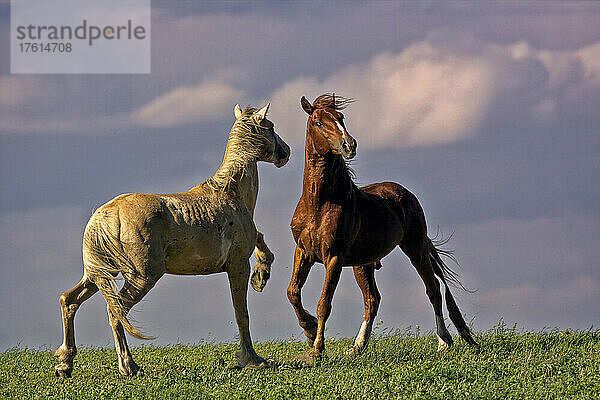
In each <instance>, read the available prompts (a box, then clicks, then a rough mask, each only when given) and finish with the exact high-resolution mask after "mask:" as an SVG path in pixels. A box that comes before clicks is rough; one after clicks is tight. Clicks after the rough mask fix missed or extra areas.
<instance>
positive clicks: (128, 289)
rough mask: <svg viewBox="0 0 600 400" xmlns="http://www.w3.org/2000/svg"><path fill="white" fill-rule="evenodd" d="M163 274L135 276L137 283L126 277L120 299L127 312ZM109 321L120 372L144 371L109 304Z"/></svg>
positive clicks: (138, 373) (125, 373)
mask: <svg viewBox="0 0 600 400" xmlns="http://www.w3.org/2000/svg"><path fill="white" fill-rule="evenodd" d="M161 276H162V274H159V275H156V276H153V277H141V276H137V277H136V278H135V284H133V283H132V282H131V280H132V279H131V278H130V280H127V278H125V283H124V284H123V287H122V288H121V290H120V291H119V300H120V301H121V303H122V304H123V307H124V309H125V312H126V313H127V312H129V311H130V310H131V308H132V307H133V306H134V305H136V304H137V303H139V301H140V300H142V298H143V297H144V296H145V295H146V294H147V293H148V292H149V291H150V289H152V288H153V287H154V285H155V284H156V282H157V281H158V279H159V278H160V277H161ZM106 308H107V311H108V321H109V323H110V326H111V328H112V330H113V335H114V337H115V348H116V351H117V356H118V357H119V372H120V373H121V374H122V375H124V376H136V375H140V374H142V373H143V371H142V369H141V368H140V367H139V366H138V365H137V364H136V363H135V361H133V357H132V355H131V351H130V350H129V346H128V345H127V339H126V337H125V329H124V328H123V324H122V323H121V321H119V320H118V319H117V318H115V317H114V316H113V315H112V313H111V311H110V308H109V307H108V305H107V307H106Z"/></svg>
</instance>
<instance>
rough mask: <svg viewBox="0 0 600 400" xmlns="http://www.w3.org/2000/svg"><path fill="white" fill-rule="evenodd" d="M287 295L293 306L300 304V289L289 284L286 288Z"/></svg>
mask: <svg viewBox="0 0 600 400" xmlns="http://www.w3.org/2000/svg"><path fill="white" fill-rule="evenodd" d="M287 297H288V300H289V301H290V303H292V305H293V306H296V305H298V304H300V301H301V300H300V289H298V288H295V287H292V286H290V287H289V288H288V290H287Z"/></svg>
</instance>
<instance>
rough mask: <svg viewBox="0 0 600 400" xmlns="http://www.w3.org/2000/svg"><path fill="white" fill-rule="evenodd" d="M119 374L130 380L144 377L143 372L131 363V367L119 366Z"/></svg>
mask: <svg viewBox="0 0 600 400" xmlns="http://www.w3.org/2000/svg"><path fill="white" fill-rule="evenodd" d="M119 372H120V373H121V375H123V376H127V377H130V378H133V377H136V376H144V370H143V369H142V368H141V367H140V366H139V365H137V364H136V363H131V365H127V366H125V365H122V366H119Z"/></svg>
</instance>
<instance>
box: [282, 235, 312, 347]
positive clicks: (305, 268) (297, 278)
mask: <svg viewBox="0 0 600 400" xmlns="http://www.w3.org/2000/svg"><path fill="white" fill-rule="evenodd" d="M313 264H314V262H313V261H310V260H309V259H308V258H307V257H306V255H305V254H304V251H303V250H302V249H301V248H300V246H296V251H295V252H294V271H293V272H292V279H291V280H290V285H289V286H288V289H287V296H288V300H289V301H290V303H291V304H292V307H294V311H295V312H296V316H297V317H298V324H300V327H301V328H302V329H304V334H305V335H306V338H307V341H308V345H309V346H310V347H312V346H313V343H314V341H315V337H316V336H317V319H316V318H315V317H313V316H312V315H310V313H309V312H308V311H306V310H305V309H304V307H303V306H302V287H303V286H304V284H305V283H306V278H307V277H308V273H309V272H310V269H311V267H312V266H313Z"/></svg>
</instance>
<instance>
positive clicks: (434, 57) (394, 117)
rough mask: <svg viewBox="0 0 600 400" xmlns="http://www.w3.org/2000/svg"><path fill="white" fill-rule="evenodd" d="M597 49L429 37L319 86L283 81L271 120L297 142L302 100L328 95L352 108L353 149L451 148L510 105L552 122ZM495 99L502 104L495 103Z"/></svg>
mask: <svg viewBox="0 0 600 400" xmlns="http://www.w3.org/2000/svg"><path fill="white" fill-rule="evenodd" d="M598 49H600V46H597V45H594V46H589V47H586V48H583V49H580V50H577V51H571V52H567V51H551V50H535V49H532V48H531V47H530V46H529V45H528V44H527V43H526V42H518V43H515V44H509V45H506V46H505V45H498V44H493V43H486V42H480V41H477V40H476V39H474V38H472V37H470V36H466V37H460V36H459V37H442V36H440V35H432V36H430V38H428V39H427V40H425V41H422V42H419V43H416V44H414V45H412V46H410V47H408V48H406V49H405V50H404V51H402V52H400V53H398V54H392V53H382V54H379V55H376V56H374V57H373V58H372V59H371V60H369V61H367V62H365V63H363V64H356V65H352V66H349V67H346V68H344V69H341V70H340V71H339V72H336V73H334V74H332V75H330V76H328V77H326V78H325V79H323V80H319V79H317V78H315V77H310V76H308V77H307V76H305V77H299V78H296V79H293V80H291V81H289V82H287V83H286V84H284V85H282V86H281V87H280V88H279V89H277V90H276V91H274V92H273V94H272V95H271V102H272V103H273V104H274V105H275V107H274V108H273V114H272V117H273V120H274V122H276V124H277V125H278V127H279V129H280V130H282V131H293V136H294V137H296V138H298V137H303V133H304V127H305V124H306V115H305V114H304V112H303V111H302V109H301V108H300V106H299V99H300V96H302V95H306V96H307V98H309V100H311V101H312V100H313V99H314V98H315V97H316V96H317V95H319V94H321V93H324V92H331V91H334V92H338V93H339V94H342V95H346V96H351V97H354V98H356V99H357V102H356V103H355V104H353V105H351V106H350V107H349V108H348V110H347V111H346V116H347V120H346V123H347V127H348V129H349V132H350V133H351V134H352V133H354V136H355V137H357V138H358V140H359V145H360V144H363V145H366V147H370V148H382V147H388V146H393V147H408V146H416V145H432V144H442V143H450V142H454V141H457V140H460V139H463V138H466V137H468V136H470V135H473V134H474V133H475V132H476V131H477V129H479V128H480V126H481V123H482V121H483V120H484V118H485V117H486V115H487V114H488V113H489V112H490V111H491V110H495V111H497V110H499V112H502V109H503V108H502V107H505V109H511V107H515V104H518V105H519V107H520V106H521V105H522V104H524V105H525V106H526V107H528V108H529V111H530V115H531V121H530V122H535V123H538V124H539V123H550V122H552V118H551V116H552V114H553V112H554V111H555V109H556V103H557V100H556V99H557V98H559V97H560V96H562V95H563V94H564V93H563V92H562V91H561V89H564V88H565V87H573V88H574V90H572V91H571V92H575V93H577V90H576V89H577V88H579V87H580V86H581V85H582V84H588V85H589V84H594V82H595V80H596V79H598V77H600V72H599V71H600V61H599V59H600V57H599V53H600V51H599V50H598ZM581 70H585V72H586V73H585V75H584V76H582V74H581V73H580V71H581ZM501 98H503V99H504V100H503V101H504V103H498V104H496V103H495V101H498V99H501ZM569 100H570V101H581V100H582V99H581V98H580V97H578V96H577V95H575V96H571V98H570V99H569ZM511 103H512V104H511ZM506 107H507V108H506ZM522 111H524V110H520V109H519V110H518V112H519V113H522ZM511 112H512V111H511ZM299 127H302V128H301V129H302V136H300V133H299V132H297V131H298V130H299V129H300V128H299ZM297 143H298V142H297Z"/></svg>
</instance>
